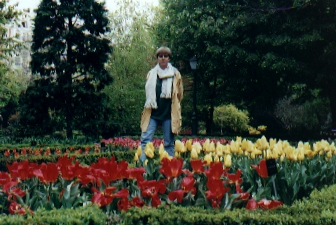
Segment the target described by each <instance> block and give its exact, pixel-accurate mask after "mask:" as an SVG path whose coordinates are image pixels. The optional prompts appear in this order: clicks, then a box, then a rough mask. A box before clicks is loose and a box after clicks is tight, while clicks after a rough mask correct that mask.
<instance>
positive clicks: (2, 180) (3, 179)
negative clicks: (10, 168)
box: [0, 172, 11, 186]
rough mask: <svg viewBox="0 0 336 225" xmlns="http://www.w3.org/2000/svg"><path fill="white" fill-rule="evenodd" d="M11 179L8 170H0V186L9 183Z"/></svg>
mask: <svg viewBox="0 0 336 225" xmlns="http://www.w3.org/2000/svg"><path fill="white" fill-rule="evenodd" d="M10 180H11V177H10V175H9V173H7V172H0V186H3V185H4V184H6V183H8V182H9V181H10Z"/></svg>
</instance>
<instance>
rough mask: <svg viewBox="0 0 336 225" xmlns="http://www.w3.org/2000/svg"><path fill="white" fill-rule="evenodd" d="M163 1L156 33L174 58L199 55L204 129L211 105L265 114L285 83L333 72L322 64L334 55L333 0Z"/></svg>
mask: <svg viewBox="0 0 336 225" xmlns="http://www.w3.org/2000/svg"><path fill="white" fill-rule="evenodd" d="M163 4H164V7H165V8H166V9H167V10H166V12H167V13H166V14H165V15H164V16H163V19H162V20H161V21H160V23H159V26H158V33H159V35H160V38H161V39H162V40H167V41H169V43H170V45H171V46H172V48H173V49H174V52H177V53H179V54H178V55H176V60H178V61H180V62H181V63H182V65H185V66H184V68H188V66H187V63H188V59H189V58H190V57H191V56H193V55H196V56H197V58H198V71H197V80H198V81H199V82H198V84H199V85H198V90H197V91H198V93H199V94H198V96H197V98H198V110H199V111H200V114H201V115H199V118H205V122H206V124H207V133H210V132H211V131H212V121H213V111H214V107H216V106H219V105H222V104H224V103H228V102H230V103H235V104H238V105H242V106H244V107H246V108H247V109H248V110H249V111H250V112H251V115H252V117H254V118H257V117H259V118H260V115H262V118H263V119H264V118H265V112H272V111H273V108H274V105H275V104H276V103H277V102H278V100H279V99H280V98H282V97H283V96H285V95H286V94H288V91H289V89H290V88H289V87H290V86H291V85H292V84H294V83H297V82H301V83H307V84H308V83H309V82H310V81H315V82H314V83H316V81H317V80H318V79H317V77H328V79H331V77H332V76H331V75H330V73H333V72H332V71H334V70H331V67H330V66H329V67H328V69H323V68H322V67H321V65H322V62H324V63H325V64H329V65H331V62H332V61H333V59H334V58H328V57H327V54H329V56H331V55H332V53H333V52H334V48H333V46H334V44H332V43H334V42H335V41H334V40H331V37H333V35H334V32H335V29H334V26H335V23H334V22H333V21H335V19H334V17H335V15H334V14H335V10H334V7H335V1H334V0H333V1H327V2H326V1H321V0H316V1H306V0H298V1H291V0H285V1H281V3H280V2H277V1H256V0H249V1H239V0H238V1H237V0H234V1H233V0H228V1H201V0H199V1H193V0H184V1H179V0H163ZM307 15H309V16H307ZM317 62H319V63H318V64H316V63H317ZM318 67H319V68H320V69H317V68H318ZM182 68H183V67H182ZM324 70H327V71H324ZM318 74H320V76H316V75H318ZM306 78H309V80H307V79H306ZM321 80H325V79H324V78H323V79H321ZM330 83H333V82H330ZM318 87H319V88H323V89H325V86H321V85H320V86H318ZM325 90H331V89H330V88H329V89H325ZM200 93H202V94H200ZM329 96H331V95H329ZM334 96H335V95H334ZM333 114H335V115H336V112H335V113H333ZM335 120H336V118H335Z"/></svg>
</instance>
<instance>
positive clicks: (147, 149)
mask: <svg viewBox="0 0 336 225" xmlns="http://www.w3.org/2000/svg"><path fill="white" fill-rule="evenodd" d="M151 144H152V143H151ZM152 145H153V144H152ZM145 154H146V156H147V157H148V158H151V159H152V158H153V157H154V151H153V149H152V147H151V145H150V144H149V143H147V145H146V147H145Z"/></svg>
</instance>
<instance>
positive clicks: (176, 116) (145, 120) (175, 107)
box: [140, 70, 183, 134]
mask: <svg viewBox="0 0 336 225" xmlns="http://www.w3.org/2000/svg"><path fill="white" fill-rule="evenodd" d="M147 77H148V76H147ZM182 98H183V82H182V77H181V74H180V72H179V71H178V70H175V75H174V81H173V94H172V105H171V126H172V132H173V133H174V134H178V133H179V132H180V130H181V125H182V116H181V101H182ZM151 113H152V109H148V108H144V110H143V111H142V114H141V124H140V127H141V132H146V131H147V128H148V124H149V120H150V117H151Z"/></svg>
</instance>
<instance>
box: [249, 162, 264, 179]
mask: <svg viewBox="0 0 336 225" xmlns="http://www.w3.org/2000/svg"><path fill="white" fill-rule="evenodd" d="M251 166H252V167H253V168H254V169H255V170H256V171H257V172H258V174H259V176H260V177H262V178H267V177H268V171H267V166H266V160H265V159H262V160H260V162H259V165H251Z"/></svg>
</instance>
